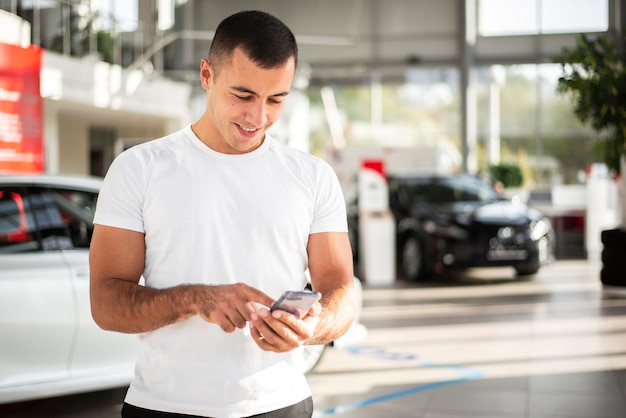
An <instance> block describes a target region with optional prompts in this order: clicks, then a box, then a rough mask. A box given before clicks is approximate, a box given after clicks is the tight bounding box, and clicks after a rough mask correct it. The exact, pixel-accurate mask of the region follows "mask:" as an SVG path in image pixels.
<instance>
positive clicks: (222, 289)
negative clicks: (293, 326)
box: [89, 225, 273, 333]
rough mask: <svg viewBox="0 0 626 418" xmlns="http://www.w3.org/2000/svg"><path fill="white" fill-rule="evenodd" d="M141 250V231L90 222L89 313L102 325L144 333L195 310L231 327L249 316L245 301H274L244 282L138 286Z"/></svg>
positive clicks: (143, 257) (123, 330) (225, 326)
mask: <svg viewBox="0 0 626 418" xmlns="http://www.w3.org/2000/svg"><path fill="white" fill-rule="evenodd" d="M145 250H146V249H145V241H144V234H142V233H139V232H135V231H130V230H126V229H121V228H114V227H108V226H102V225H96V226H95V228H94V233H93V237H92V241H91V247H90V251H89V264H90V275H91V277H90V298H91V312H92V316H93V318H94V321H95V322H96V323H97V324H98V325H99V326H100V327H101V328H103V329H106V330H112V331H119V332H126V333H138V332H147V331H151V330H154V329H157V328H160V327H163V326H165V325H169V324H172V323H175V322H178V321H181V320H184V319H187V318H189V317H191V316H193V315H200V316H201V317H202V318H203V319H204V320H205V321H208V322H213V323H216V324H218V325H219V326H220V327H221V328H222V329H223V330H224V331H226V332H232V331H234V330H235V329H236V328H243V327H244V326H245V325H246V321H248V320H249V319H250V309H249V306H248V304H249V302H258V303H261V304H264V305H267V306H269V305H271V303H272V302H273V299H272V298H270V297H269V296H267V295H266V294H264V293H263V292H261V291H259V290H257V289H254V288H252V287H250V286H247V285H245V284H243V283H238V284H233V285H223V286H207V285H192V284H181V285H179V286H175V287H171V288H168V289H153V288H150V287H145V286H141V285H140V284H139V280H140V278H141V275H142V273H143V269H144V263H145Z"/></svg>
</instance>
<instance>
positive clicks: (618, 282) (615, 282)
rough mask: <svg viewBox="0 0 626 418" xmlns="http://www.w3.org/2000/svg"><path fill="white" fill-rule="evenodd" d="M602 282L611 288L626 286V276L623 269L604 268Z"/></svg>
mask: <svg viewBox="0 0 626 418" xmlns="http://www.w3.org/2000/svg"><path fill="white" fill-rule="evenodd" d="M600 281H601V282H602V284H605V285H609V286H626V274H625V272H624V270H623V269H617V268H609V267H607V266H604V267H602V270H600Z"/></svg>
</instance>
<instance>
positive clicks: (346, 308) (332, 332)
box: [307, 285, 358, 345]
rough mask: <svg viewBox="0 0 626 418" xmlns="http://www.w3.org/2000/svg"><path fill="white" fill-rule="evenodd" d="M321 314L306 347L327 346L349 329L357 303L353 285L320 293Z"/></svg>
mask: <svg viewBox="0 0 626 418" xmlns="http://www.w3.org/2000/svg"><path fill="white" fill-rule="evenodd" d="M322 295H323V296H322V300H321V304H322V308H323V309H322V313H321V315H320V320H319V323H318V325H317V329H316V332H315V335H314V336H313V337H312V338H311V339H310V340H309V341H307V345H314V344H327V343H329V342H332V341H334V340H336V339H337V338H339V337H341V336H342V335H343V334H344V333H345V332H346V331H347V330H348V328H350V325H351V324H352V321H354V318H355V316H356V313H357V309H358V303H357V297H356V290H355V289H354V285H350V286H345V287H340V288H336V289H334V290H332V291H329V292H324V291H322Z"/></svg>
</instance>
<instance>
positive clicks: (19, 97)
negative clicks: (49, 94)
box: [0, 43, 44, 173]
mask: <svg viewBox="0 0 626 418" xmlns="http://www.w3.org/2000/svg"><path fill="white" fill-rule="evenodd" d="M42 52H43V50H42V49H41V48H38V47H36V46H33V45H31V46H30V47H28V48H22V47H19V46H16V45H7V44H2V43H0V173H23V172H29V173H32V172H42V171H43V170H44V156H43V121H42V107H43V105H42V99H41V92H40V89H39V86H40V84H39V83H40V72H41V57H42Z"/></svg>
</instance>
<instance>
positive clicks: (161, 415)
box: [122, 397, 313, 418]
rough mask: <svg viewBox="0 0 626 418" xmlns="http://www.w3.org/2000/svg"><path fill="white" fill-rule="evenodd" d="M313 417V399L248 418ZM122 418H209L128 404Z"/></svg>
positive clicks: (124, 408) (123, 409) (125, 405)
mask: <svg viewBox="0 0 626 418" xmlns="http://www.w3.org/2000/svg"><path fill="white" fill-rule="evenodd" d="M312 415H313V399H312V398H310V397H309V398H307V399H305V400H303V401H302V402H298V403H297V404H295V405H291V406H288V407H285V408H281V409H277V410H275V411H270V412H265V413H263V414H258V415H252V416H251V417H247V418H311V416H312ZM122 418H208V417H200V416H197V415H187V414H175V413H171V412H159V411H152V410H150V409H143V408H139V407H136V406H133V405H130V404H127V403H124V406H123V407H122Z"/></svg>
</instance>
